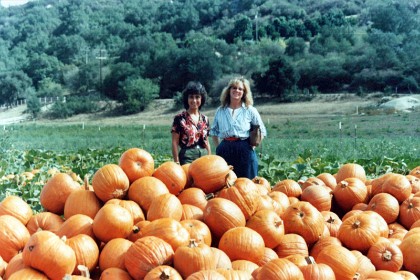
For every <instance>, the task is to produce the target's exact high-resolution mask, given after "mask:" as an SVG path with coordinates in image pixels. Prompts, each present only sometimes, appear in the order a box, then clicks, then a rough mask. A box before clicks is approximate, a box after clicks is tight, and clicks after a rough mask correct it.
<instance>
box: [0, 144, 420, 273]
mask: <svg viewBox="0 0 420 280" xmlns="http://www.w3.org/2000/svg"><path fill="white" fill-rule="evenodd" d="M419 178H420V166H419V167H416V168H414V169H413V170H411V172H410V174H408V175H402V174H396V173H388V174H385V175H382V176H380V177H377V178H367V177H366V173H365V170H364V169H363V167H362V166H360V165H358V164H357V163H346V164H344V165H342V166H341V167H340V168H339V170H338V172H337V173H336V174H329V173H322V174H319V175H317V176H316V177H310V178H307V179H305V180H300V181H294V180H291V179H285V180H281V181H279V182H277V183H276V184H274V185H270V183H269V181H268V180H267V179H266V178H262V177H256V178H254V179H252V180H250V179H247V178H240V177H239V178H238V177H237V176H236V174H235V172H234V170H233V169H232V167H231V166H229V165H228V164H227V163H226V161H225V160H224V159H223V158H221V157H219V156H217V155H206V156H203V157H201V158H199V159H197V160H195V161H193V162H192V163H190V164H185V165H179V164H177V163H175V162H172V161H167V162H164V163H162V164H161V165H159V166H155V162H154V159H153V157H152V156H151V154H150V153H148V152H147V151H145V150H143V149H140V148H131V149H128V150H126V151H125V152H124V153H122V155H121V157H120V159H119V162H118V164H117V163H110V164H106V165H104V166H102V167H100V168H99V169H98V170H97V171H96V172H95V173H94V174H93V176H92V178H91V180H90V178H87V177H85V180H84V183H83V184H82V183H80V182H78V181H77V180H74V177H72V176H70V175H69V174H67V173H57V174H55V175H54V176H53V177H51V178H50V179H49V180H48V181H47V182H46V183H45V185H44V186H43V188H42V190H41V193H40V197H39V200H40V203H41V205H42V207H43V209H44V211H43V212H39V213H34V212H33V211H32V210H31V208H30V207H29V205H28V204H27V203H26V202H25V201H24V200H23V199H22V198H20V197H18V196H14V195H10V196H8V197H6V198H5V199H4V200H3V201H2V202H1V203H0V279H7V280H14V279H19V280H20V279H52V280H61V279H102V280H107V279H113V280H116V279H146V280H151V279H156V280H160V279H187V280H195V279H197V280H198V279H200V280H203V279H204V280H205V279H212V280H217V279H256V280H275V279H285V280H288V279H293V280H294V279H299V280H300V279H305V280H308V279H328V280H333V279H339V280H347V279H348V280H353V279H359V280H361V279H386V280H393V279H399V280H402V279H407V280H408V279H410V280H411V279H418V277H419V276H420V179H419Z"/></svg>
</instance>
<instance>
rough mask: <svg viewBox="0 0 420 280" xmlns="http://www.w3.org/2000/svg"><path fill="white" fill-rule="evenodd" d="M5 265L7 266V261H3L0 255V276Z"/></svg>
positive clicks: (4, 269)
mask: <svg viewBox="0 0 420 280" xmlns="http://www.w3.org/2000/svg"><path fill="white" fill-rule="evenodd" d="M6 267H7V262H5V261H4V260H3V258H2V257H0V277H3V276H4V273H5V271H6Z"/></svg>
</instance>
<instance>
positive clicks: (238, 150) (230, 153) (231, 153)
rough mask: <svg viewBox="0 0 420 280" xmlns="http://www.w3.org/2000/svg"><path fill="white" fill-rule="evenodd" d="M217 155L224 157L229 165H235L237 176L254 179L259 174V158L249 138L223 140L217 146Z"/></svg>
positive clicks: (234, 169)
mask: <svg viewBox="0 0 420 280" xmlns="http://www.w3.org/2000/svg"><path fill="white" fill-rule="evenodd" d="M216 155H218V156H221V157H222V158H224V159H225V160H226V162H227V164H228V165H232V166H233V172H235V174H236V176H237V177H238V178H239V177H246V178H248V179H251V180H252V179H254V178H255V177H256V176H257V174H258V158H257V154H256V153H255V150H254V149H252V147H251V145H250V144H249V140H248V139H245V140H238V141H226V140H223V141H222V142H221V143H220V144H219V146H217V147H216Z"/></svg>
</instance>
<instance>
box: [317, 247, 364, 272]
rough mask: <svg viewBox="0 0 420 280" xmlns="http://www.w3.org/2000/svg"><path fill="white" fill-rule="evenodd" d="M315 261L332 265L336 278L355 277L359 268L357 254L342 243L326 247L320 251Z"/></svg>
mask: <svg viewBox="0 0 420 280" xmlns="http://www.w3.org/2000/svg"><path fill="white" fill-rule="evenodd" d="M315 261H316V262H317V263H323V264H326V265H328V266H329V267H331V269H332V270H333V271H334V274H335V277H336V279H354V277H355V275H356V273H357V269H358V268H359V261H358V259H357V258H356V256H355V255H353V254H352V252H351V251H350V250H349V249H347V248H346V247H343V246H340V245H329V246H327V247H325V248H324V249H322V251H321V252H319V254H318V256H317V258H315ZM356 279H357V278H356Z"/></svg>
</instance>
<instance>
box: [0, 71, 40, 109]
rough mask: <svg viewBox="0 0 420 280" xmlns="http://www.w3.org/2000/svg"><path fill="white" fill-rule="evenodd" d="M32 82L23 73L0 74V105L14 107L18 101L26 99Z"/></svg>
mask: <svg viewBox="0 0 420 280" xmlns="http://www.w3.org/2000/svg"><path fill="white" fill-rule="evenodd" d="M31 85H32V84H31V80H30V79H29V78H28V76H27V75H26V74H25V73H23V72H22V71H14V72H9V73H5V74H0V104H6V105H8V106H12V104H14V103H15V102H16V101H17V100H18V99H23V98H25V92H26V90H27V89H28V88H29V87H30V86H31Z"/></svg>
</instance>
